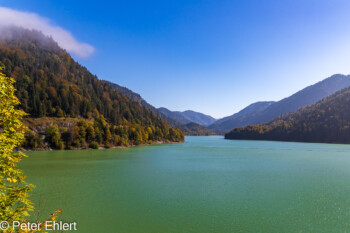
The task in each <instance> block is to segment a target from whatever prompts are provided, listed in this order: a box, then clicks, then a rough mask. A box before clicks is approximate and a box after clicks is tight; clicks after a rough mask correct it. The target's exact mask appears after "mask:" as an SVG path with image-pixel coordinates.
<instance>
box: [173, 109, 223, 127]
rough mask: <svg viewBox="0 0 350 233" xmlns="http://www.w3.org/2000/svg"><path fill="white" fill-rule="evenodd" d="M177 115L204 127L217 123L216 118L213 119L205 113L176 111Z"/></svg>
mask: <svg viewBox="0 0 350 233" xmlns="http://www.w3.org/2000/svg"><path fill="white" fill-rule="evenodd" d="M175 113H178V114H180V115H181V116H183V117H185V118H186V119H188V120H189V121H191V122H194V123H197V124H199V125H202V126H208V125H210V124H213V123H214V122H215V121H216V119H215V118H213V117H211V116H209V115H205V114H203V113H200V112H195V111H191V110H187V111H184V112H180V111H175Z"/></svg>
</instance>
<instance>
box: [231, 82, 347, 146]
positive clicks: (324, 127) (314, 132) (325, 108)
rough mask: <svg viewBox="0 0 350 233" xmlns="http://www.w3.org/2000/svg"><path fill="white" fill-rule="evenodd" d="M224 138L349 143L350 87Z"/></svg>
mask: <svg viewBox="0 0 350 233" xmlns="http://www.w3.org/2000/svg"><path fill="white" fill-rule="evenodd" d="M225 138H226V139H252V140H276V141H296V142H328V143H350V88H346V89H343V90H340V91H338V92H336V93H334V94H333V95H331V96H329V97H327V98H324V99H323V100H321V101H319V102H317V103H316V104H312V105H309V106H307V107H303V108H301V109H299V110H298V111H296V112H294V113H289V114H286V115H283V116H281V117H278V118H276V119H274V120H272V121H271V122H269V123H266V124H263V125H250V126H247V127H245V128H236V129H234V130H232V131H231V132H229V133H227V134H226V135H225Z"/></svg>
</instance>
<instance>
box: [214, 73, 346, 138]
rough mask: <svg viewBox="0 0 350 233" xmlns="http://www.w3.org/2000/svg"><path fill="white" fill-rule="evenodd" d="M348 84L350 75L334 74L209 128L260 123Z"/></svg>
mask: <svg viewBox="0 0 350 233" xmlns="http://www.w3.org/2000/svg"><path fill="white" fill-rule="evenodd" d="M349 86H350V76H346V75H341V74H336V75H333V76H331V77H329V78H326V79H324V80H322V81H320V82H318V83H316V84H314V85H311V86H308V87H306V88H304V89H302V90H301V91H298V92H296V93H295V94H293V95H291V96H289V97H287V98H284V99H282V100H280V101H277V102H274V103H272V104H270V105H269V106H267V107H266V108H265V109H263V111H261V110H260V109H258V111H254V112H250V113H248V114H245V115H243V116H240V117H238V118H236V117H234V116H235V115H233V116H232V117H229V118H227V119H226V120H225V121H218V122H215V123H214V124H213V125H211V126H210V127H209V128H210V129H212V130H214V131H221V132H222V131H226V132H227V131H230V130H232V129H234V128H235V127H243V126H247V125H254V124H262V123H265V122H268V121H271V120H272V119H274V118H275V117H279V116H281V115H283V114H287V113H290V112H295V111H296V110H298V109H299V108H301V107H304V106H306V105H309V104H313V103H316V102H317V101H320V100H321V99H323V98H324V97H327V96H329V95H331V94H333V93H334V92H336V91H339V90H341V89H343V88H346V87H349Z"/></svg>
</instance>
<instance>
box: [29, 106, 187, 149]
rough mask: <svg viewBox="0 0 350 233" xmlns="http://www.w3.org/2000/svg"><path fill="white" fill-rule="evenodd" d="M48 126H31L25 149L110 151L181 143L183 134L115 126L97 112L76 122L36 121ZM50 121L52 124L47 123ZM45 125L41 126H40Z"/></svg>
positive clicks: (133, 126) (164, 130)
mask: <svg viewBox="0 0 350 233" xmlns="http://www.w3.org/2000/svg"><path fill="white" fill-rule="evenodd" d="M36 120H37V121H38V120H39V123H40V121H42V122H45V123H46V125H47V126H46V127H44V130H43V132H41V133H40V132H39V133H38V132H36V131H37V129H38V127H37V126H35V125H34V126H33V125H31V124H28V123H29V122H25V123H26V125H28V126H29V128H31V129H32V130H30V131H28V132H27V133H26V135H25V138H26V140H25V141H24V143H23V145H22V146H23V147H24V148H32V149H42V148H46V147H47V148H53V149H74V148H93V149H98V148H99V147H100V146H102V147H105V148H109V147H115V146H129V145H139V144H147V143H152V142H155V141H163V142H180V141H182V139H183V133H182V132H181V131H180V130H178V129H174V128H170V127H166V128H159V127H156V126H153V125H151V126H147V127H142V126H141V125H139V124H127V125H119V126H117V125H112V124H109V123H107V122H106V120H105V119H104V117H103V115H101V114H99V113H98V112H97V110H96V111H95V112H94V117H93V118H92V119H79V120H77V119H75V121H73V122H69V120H68V123H67V122H66V123H63V122H60V119H59V118H58V119H52V118H44V119H41V118H39V119H36ZM47 121H49V122H47ZM41 125H42V124H41Z"/></svg>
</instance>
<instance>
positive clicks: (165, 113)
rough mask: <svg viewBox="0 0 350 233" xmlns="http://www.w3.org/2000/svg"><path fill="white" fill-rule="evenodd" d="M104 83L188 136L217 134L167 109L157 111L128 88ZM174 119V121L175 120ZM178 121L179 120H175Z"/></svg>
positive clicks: (107, 82)
mask: <svg viewBox="0 0 350 233" xmlns="http://www.w3.org/2000/svg"><path fill="white" fill-rule="evenodd" d="M103 82H104V83H106V84H108V85H109V86H110V87H112V88H113V89H115V90H116V91H118V92H120V93H122V94H124V95H125V96H127V97H129V98H130V99H131V100H133V101H134V102H136V103H138V104H140V105H142V106H143V107H145V108H147V109H149V110H151V111H152V112H153V113H154V114H156V115H158V116H159V117H160V118H161V119H163V120H165V121H166V122H168V124H169V125H170V126H172V127H175V128H179V129H181V130H182V131H183V132H184V134H185V135H188V136H204V135H214V134H215V133H214V132H213V131H212V130H210V129H207V128H205V127H203V126H201V125H198V124H195V123H193V122H191V121H189V120H187V119H185V118H184V117H182V116H181V115H177V114H175V113H173V112H171V111H170V110H168V109H166V108H160V109H157V108H155V107H154V106H152V105H151V104H149V103H148V102H147V101H146V100H144V99H143V98H142V97H141V95H139V94H137V93H135V92H133V91H131V90H130V89H128V88H126V87H122V86H120V85H118V84H115V83H112V82H109V81H103ZM173 118H174V119H173ZM175 119H177V120H178V121H177V120H175Z"/></svg>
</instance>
